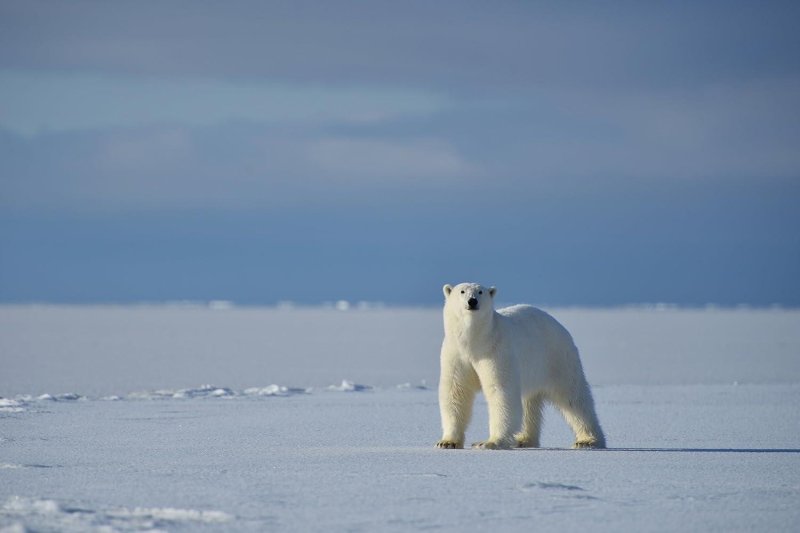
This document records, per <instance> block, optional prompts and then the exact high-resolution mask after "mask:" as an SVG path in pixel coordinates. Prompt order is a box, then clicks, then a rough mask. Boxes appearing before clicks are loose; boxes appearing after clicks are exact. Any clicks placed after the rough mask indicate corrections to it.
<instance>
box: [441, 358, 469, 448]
mask: <svg viewBox="0 0 800 533" xmlns="http://www.w3.org/2000/svg"><path fill="white" fill-rule="evenodd" d="M442 359H443V361H442V373H441V377H440V380H439V411H440V414H441V416H442V438H441V439H440V440H439V442H437V443H436V447H437V448H451V449H452V448H459V449H460V448H463V447H464V434H465V432H466V429H467V425H468V424H469V421H470V418H471V417H472V404H473V402H474V401H475V394H476V393H477V391H478V388H479V383H478V377H477V375H475V371H474V370H472V368H469V367H467V366H466V365H463V364H459V362H458V361H453V360H452V359H449V358H447V357H443V358H442Z"/></svg>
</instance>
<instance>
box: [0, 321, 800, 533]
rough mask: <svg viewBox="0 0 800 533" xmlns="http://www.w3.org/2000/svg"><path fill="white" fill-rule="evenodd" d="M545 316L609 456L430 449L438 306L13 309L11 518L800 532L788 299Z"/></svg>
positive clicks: (3, 382)
mask: <svg viewBox="0 0 800 533" xmlns="http://www.w3.org/2000/svg"><path fill="white" fill-rule="evenodd" d="M551 312H552V313H553V314H554V315H555V316H556V317H557V318H558V319H559V320H561V321H562V322H563V323H564V324H565V325H566V326H567V327H568V328H569V329H570V330H571V331H572V333H573V335H574V337H575V339H576V342H577V344H578V346H579V348H580V349H581V351H582V357H583V361H584V366H585V368H586V372H587V375H588V377H589V380H590V382H591V383H592V384H593V386H594V394H595V399H596V402H597V409H598V414H599V416H600V419H601V422H602V423H603V426H604V429H605V430H606V434H607V437H608V441H609V445H610V447H611V449H609V450H603V451H573V450H569V449H565V448H567V447H568V446H569V445H570V444H571V435H570V433H569V431H568V429H567V427H566V424H565V423H564V422H563V420H561V418H560V416H559V415H558V414H556V413H555V412H554V411H548V412H547V414H546V418H547V419H546V422H545V429H544V435H543V444H544V446H545V447H546V448H545V449H539V450H512V451H501V452H491V451H473V450H464V451H461V450H436V449H434V448H433V444H434V443H435V441H436V440H437V439H438V437H439V419H438V408H437V399H436V392H435V386H436V381H437V377H438V361H437V358H438V344H439V342H440V340H441V318H440V311H439V310H437V309H405V310H398V309H367V310H357V309H353V310H349V311H347V312H342V311H337V310H335V309H318V308H314V309H303V308H294V309H240V308H233V309H227V308H225V307H224V306H213V308H209V307H201V306H130V307H55V306H2V307H0V530H3V529H8V530H9V531H24V530H32V531H110V530H120V531H131V530H134V531H138V530H154V529H155V530H169V531H173V530H192V531H195V530H207V531H217V530H225V531H409V530H421V529H439V530H444V531H484V530H486V529H488V528H494V529H496V530H499V531H523V530H538V531H548V530H556V529H557V530H559V531H573V530H578V529H581V530H583V529H586V528H587V527H590V528H591V529H593V530H601V531H675V530H690V531H722V530H725V531H731V530H733V531H753V530H760V531H797V530H798V528H800V445H798V443H797V440H798V437H799V436H800V311H788V310H746V309H739V310H720V309H716V310H713V309H712V310H677V309H615V310H584V309H555V310H551ZM343 378H346V379H347V380H348V381H344V382H343V381H342V379H343ZM203 383H212V384H213V386H212V385H208V386H203V385H202V384H203ZM486 424H487V416H486V410H485V405H484V404H483V402H482V401H479V403H478V406H477V409H476V413H475V417H474V421H473V424H472V426H471V428H470V432H469V435H468V439H471V440H478V439H480V438H482V437H483V436H485V435H484V434H485V431H486Z"/></svg>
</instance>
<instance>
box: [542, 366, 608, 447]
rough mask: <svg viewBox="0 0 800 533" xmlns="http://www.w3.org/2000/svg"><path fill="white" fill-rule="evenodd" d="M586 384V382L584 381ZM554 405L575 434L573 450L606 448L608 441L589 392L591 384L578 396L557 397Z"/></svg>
mask: <svg viewBox="0 0 800 533" xmlns="http://www.w3.org/2000/svg"><path fill="white" fill-rule="evenodd" d="M584 383H585V381H584ZM553 403H554V404H555V405H556V407H558V409H559V410H560V411H561V414H563V415H564V418H565V419H566V421H567V423H568V424H569V425H570V427H571V428H572V431H573V432H574V433H575V444H574V445H573V446H572V447H573V448H605V447H606V439H605V436H604V435H603V430H602V428H601V427H600V422H599V421H598V420H597V414H596V413H595V410H594V400H593V399H592V393H591V392H590V391H589V384H588V383H585V385H584V387H583V390H581V391H578V393H577V394H572V395H568V396H566V397H564V396H561V395H557V396H556V397H554V398H553Z"/></svg>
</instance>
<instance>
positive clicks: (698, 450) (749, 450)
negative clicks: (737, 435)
mask: <svg viewBox="0 0 800 533" xmlns="http://www.w3.org/2000/svg"><path fill="white" fill-rule="evenodd" d="M517 449H518V450H520V451H537V450H538V451H565V450H567V448H517ZM586 451H588V452H589V453H607V452H644V453H800V448H605V449H601V450H586Z"/></svg>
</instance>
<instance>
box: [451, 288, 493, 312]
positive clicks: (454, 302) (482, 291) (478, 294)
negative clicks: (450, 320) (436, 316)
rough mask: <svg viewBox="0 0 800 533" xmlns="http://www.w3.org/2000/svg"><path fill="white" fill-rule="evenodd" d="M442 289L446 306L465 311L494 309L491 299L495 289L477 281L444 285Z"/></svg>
mask: <svg viewBox="0 0 800 533" xmlns="http://www.w3.org/2000/svg"><path fill="white" fill-rule="evenodd" d="M442 291H443V292H444V298H445V306H446V307H448V308H450V309H454V310H463V311H467V312H481V311H491V310H492V309H494V305H493V300H494V295H495V293H496V292H497V289H495V288H494V287H488V288H487V287H484V286H483V285H478V284H477V283H459V284H458V285H456V286H455V287H453V286H451V285H445V286H444V287H442Z"/></svg>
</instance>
